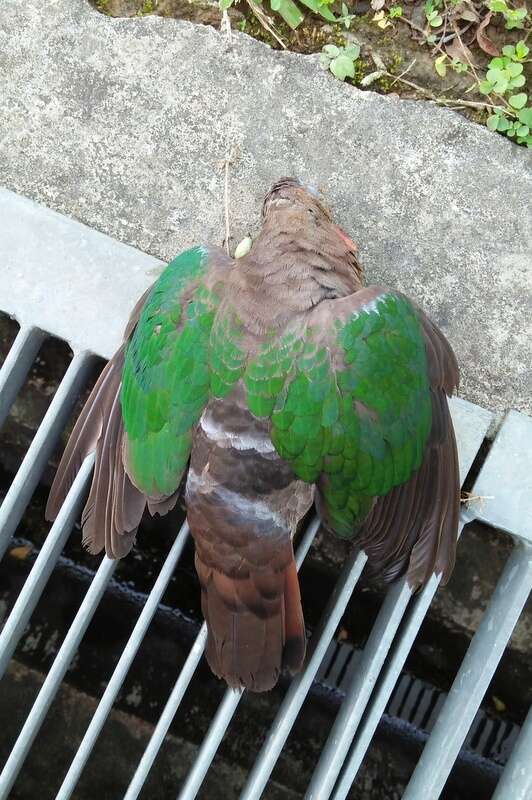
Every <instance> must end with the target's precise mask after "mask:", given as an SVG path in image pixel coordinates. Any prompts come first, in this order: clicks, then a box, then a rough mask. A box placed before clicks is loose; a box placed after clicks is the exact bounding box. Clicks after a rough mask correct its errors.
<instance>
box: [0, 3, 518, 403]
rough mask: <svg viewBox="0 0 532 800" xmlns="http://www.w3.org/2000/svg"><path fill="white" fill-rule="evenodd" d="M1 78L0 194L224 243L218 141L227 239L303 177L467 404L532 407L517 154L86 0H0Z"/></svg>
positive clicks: (429, 115) (253, 45)
mask: <svg viewBox="0 0 532 800" xmlns="http://www.w3.org/2000/svg"><path fill="white" fill-rule="evenodd" d="M0 74H1V75H2V87H1V93H0V184H1V185H3V186H5V187H7V188H9V189H12V190H14V191H15V192H18V193H20V194H23V195H26V196H28V197H30V198H33V199H35V200H37V201H39V202H41V203H43V204H45V205H47V206H49V207H51V208H52V209H55V210H57V211H60V212H62V213H64V214H67V215H69V216H72V217H75V218H77V219H79V220H81V221H83V222H84V223H86V224H87V225H89V226H91V227H94V228H96V229H98V230H100V231H103V232H105V233H107V234H109V235H111V236H113V237H116V238H117V239H119V240H121V241H123V242H125V243H127V244H131V245H133V246H135V247H137V248H140V249H141V250H143V251H145V252H147V253H150V254H152V255H154V256H156V257H158V258H162V259H169V258H170V257H172V256H173V255H174V254H175V253H176V252H177V251H178V250H179V249H180V248H182V247H183V246H185V245H190V244H192V243H195V242H196V243H199V242H205V241H213V242H217V243H220V242H221V239H222V236H223V170H221V168H220V162H221V161H222V160H223V158H224V156H225V154H226V153H227V152H229V150H230V149H231V148H234V153H235V154H234V163H233V165H232V167H231V209H230V211H231V226H232V233H233V239H234V242H236V241H238V240H239V239H240V238H241V237H242V236H244V235H245V234H246V233H247V232H251V233H253V232H254V231H255V230H256V228H257V223H258V218H259V212H260V201H261V197H262V195H263V193H264V192H265V190H266V189H267V188H268V186H269V185H270V184H271V183H272V182H273V181H274V180H276V179H277V178H279V177H280V176H282V175H286V174H292V175H296V176H298V177H301V178H304V179H307V180H312V181H314V182H316V183H317V184H319V185H320V186H322V187H324V188H325V190H326V193H327V197H328V200H329V202H330V205H331V206H332V208H333V210H334V213H335V215H336V217H337V219H338V221H339V222H340V224H341V225H342V226H343V227H344V228H345V229H346V230H347V231H348V232H349V234H350V235H351V236H352V237H353V238H354V239H355V240H357V241H358V242H359V245H360V254H361V260H362V262H363V264H364V266H365V268H366V271H367V275H368V280H369V281H371V282H380V283H388V284H390V285H392V286H397V287H399V288H401V289H403V290H405V291H407V292H408V293H410V294H411V295H412V296H413V297H415V298H416V299H417V300H418V301H420V302H421V303H422V304H423V305H424V307H425V308H426V310H427V311H429V312H430V313H431V314H432V315H433V316H434V318H435V320H436V321H437V322H438V323H439V324H440V325H441V326H442V328H443V329H444V330H445V332H446V333H447V335H448V336H449V338H450V340H451V342H452V343H453V345H454V347H455V349H456V351H457V354H458V357H459V361H460V363H461V366H462V376H463V378H462V387H461V394H462V396H464V397H466V398H467V399H469V400H472V401H473V402H476V403H479V404H480V405H482V406H484V407H486V408H490V409H492V410H495V411H498V412H503V411H504V410H506V409H508V408H516V409H519V410H522V411H525V412H527V413H532V397H531V396H532V391H531V383H532V380H531V369H532V358H531V345H530V340H531V337H532V301H531V295H532V207H531V203H530V198H531V197H532V153H531V152H530V151H527V150H525V149H523V148H518V147H517V146H515V145H514V144H512V143H511V142H510V141H508V140H506V139H503V138H502V137H499V136H496V135H493V134H491V133H490V132H489V131H487V130H486V129H485V128H483V127H482V126H480V125H476V124H474V123H470V122H468V121H467V120H465V119H463V118H462V117H460V116H459V115H458V114H456V113H454V112H451V111H448V110H445V109H440V108H436V107H434V106H432V105H428V104H427V103H425V102H415V101H406V100H400V99H397V98H395V97H391V96H390V97H382V96H379V95H377V94H374V93H372V92H361V91H359V90H357V89H354V88H353V87H352V86H348V85H344V84H342V83H340V82H338V81H336V80H334V79H333V78H332V77H331V76H330V75H329V74H326V73H324V72H323V71H322V70H321V69H320V67H319V63H318V58H317V57H309V56H301V55H298V54H292V53H279V52H274V51H272V50H271V49H270V48H269V47H267V46H265V45H263V44H261V43H259V42H256V41H255V40H253V39H250V38H249V37H247V36H245V35H243V34H234V35H233V44H232V47H228V43H227V40H226V39H225V37H223V36H221V35H220V34H219V33H218V32H217V31H215V30H214V29H212V28H209V27H202V26H199V25H195V24H193V23H187V22H180V21H175V20H170V19H162V18H159V17H145V18H142V19H133V20H131V19H110V18H107V17H105V16H103V15H100V14H99V13H98V12H96V11H95V10H94V9H93V8H91V7H90V6H89V5H88V3H87V2H86V0H25V1H24V2H20V0H4V2H3V3H2V4H1V6H0ZM1 224H2V221H1V220H0V225H1ZM0 269H1V267H0ZM21 269H22V270H24V265H23V264H22V265H21ZM104 269H108V270H110V271H111V270H113V264H107V265H104ZM124 280H126V277H125V276H124ZM65 281H68V275H65ZM0 306H1V301H0Z"/></svg>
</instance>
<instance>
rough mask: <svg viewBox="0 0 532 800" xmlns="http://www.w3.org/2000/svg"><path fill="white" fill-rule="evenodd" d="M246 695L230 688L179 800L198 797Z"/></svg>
mask: <svg viewBox="0 0 532 800" xmlns="http://www.w3.org/2000/svg"><path fill="white" fill-rule="evenodd" d="M319 527H320V520H319V519H318V517H314V519H313V520H312V522H311V523H310V525H309V526H308V528H307V530H306V531H305V533H304V534H303V538H302V540H301V542H300V543H299V547H298V548H297V551H296V554H295V562H296V567H297V570H298V572H299V569H300V568H301V565H302V563H303V561H304V559H305V556H306V555H307V553H308V551H309V549H310V546H311V544H312V542H313V540H314V537H315V536H316V534H317V532H318V530H319ZM242 695H243V692H242V691H239V690H234V689H227V690H226V692H225V695H224V698H223V700H222V702H221V703H220V706H219V707H218V709H217V711H216V714H215V716H214V719H213V721H212V722H211V725H210V726H209V730H208V732H207V735H206V736H205V738H204V739H203V741H202V743H201V747H200V749H199V752H198V755H197V756H196V759H195V761H194V764H193V766H192V769H191V770H190V772H189V774H188V775H187V778H186V781H185V783H184V785H183V787H182V789H181V792H180V794H179V800H192V798H194V797H196V795H197V793H198V791H199V788H200V786H201V784H202V783H203V780H204V778H205V775H206V774H207V771H208V769H209V767H210V765H211V762H212V760H213V758H214V756H215V754H216V751H217V750H218V747H219V746H220V742H221V741H222V739H223V737H224V734H225V732H226V730H227V728H228V727H229V723H230V722H231V720H232V718H233V716H234V714H235V711H236V709H237V708H238V704H239V703H240V700H241V698H242Z"/></svg>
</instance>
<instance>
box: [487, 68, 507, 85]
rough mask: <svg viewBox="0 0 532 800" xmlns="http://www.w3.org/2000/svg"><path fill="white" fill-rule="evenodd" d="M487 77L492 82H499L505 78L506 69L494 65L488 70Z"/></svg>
mask: <svg viewBox="0 0 532 800" xmlns="http://www.w3.org/2000/svg"><path fill="white" fill-rule="evenodd" d="M486 78H487V79H488V81H489V82H490V83H498V82H499V81H501V80H503V79H504V70H502V69H497V68H496V67H492V68H491V69H489V70H488V71H487V72H486Z"/></svg>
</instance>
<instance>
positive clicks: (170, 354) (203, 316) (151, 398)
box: [120, 247, 221, 498]
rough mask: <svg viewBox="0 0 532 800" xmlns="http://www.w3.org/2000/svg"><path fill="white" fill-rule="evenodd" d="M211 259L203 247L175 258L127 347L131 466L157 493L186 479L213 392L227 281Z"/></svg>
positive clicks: (149, 491)
mask: <svg viewBox="0 0 532 800" xmlns="http://www.w3.org/2000/svg"><path fill="white" fill-rule="evenodd" d="M211 266H212V265H211V263H210V260H209V251H208V250H206V249H204V248H201V247H199V248H194V249H192V250H187V251H185V252H184V253H181V254H180V255H179V256H178V257H177V258H175V259H174V260H173V261H171V262H170V264H169V265H168V266H167V267H166V269H165V270H164V272H163V273H162V275H161V276H160V278H159V279H158V280H157V282H156V283H155V284H154V286H153V288H152V290H151V291H150V293H149V295H148V298H147V300H146V303H145V304H144V307H143V309H142V312H141V314H140V318H139V321H138V324H137V326H136V328H135V330H134V332H133V335H132V337H131V340H130V342H129V344H128V346H127V349H126V355H125V361H124V369H123V374H122V387H121V392H120V403H121V408H122V417H123V423H124V429H125V432H126V435H127V439H126V453H125V456H126V463H127V471H128V474H129V475H130V476H131V478H132V480H133V482H134V483H135V485H136V486H137V487H138V488H139V489H141V490H142V491H143V492H144V493H145V494H146V495H148V496H149V497H151V498H158V497H165V496H169V495H171V494H172V493H173V492H175V490H176V489H177V487H178V486H179V482H180V480H181V476H182V473H183V471H184V469H185V467H186V465H187V462H188V458H189V455H190V450H191V446H192V429H193V427H194V425H195V424H196V423H197V422H198V420H199V418H200V416H201V414H202V411H203V409H204V407H205V405H206V403H207V400H208V397H209V387H210V373H209V359H208V350H209V338H210V334H211V328H212V323H213V320H214V316H215V313H216V309H217V307H218V304H219V299H220V298H219V288H220V286H221V284H220V280H221V277H219V278H218V280H217V279H216V276H215V275H213V271H212V269H210V268H211ZM209 270H210V271H209Z"/></svg>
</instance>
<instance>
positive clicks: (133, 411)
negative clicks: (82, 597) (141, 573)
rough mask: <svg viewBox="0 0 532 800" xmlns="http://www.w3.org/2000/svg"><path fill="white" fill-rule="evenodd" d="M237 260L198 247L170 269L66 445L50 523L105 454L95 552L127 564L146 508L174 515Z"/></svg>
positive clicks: (89, 514)
mask: <svg viewBox="0 0 532 800" xmlns="http://www.w3.org/2000/svg"><path fill="white" fill-rule="evenodd" d="M232 264H233V262H232V260H231V259H229V258H228V256H226V254H225V253H224V252H223V251H222V250H219V249H218V248H208V247H195V248H192V249H190V250H186V251H184V252H183V253H181V254H180V255H179V256H177V258H175V259H174V260H173V261H171V262H170V263H169V264H168V266H167V267H166V268H165V270H164V271H163V273H162V274H161V276H160V277H159V278H158V280H157V281H156V282H155V284H154V285H153V287H152V288H151V289H150V290H149V291H148V292H147V293H146V294H145V295H144V296H143V297H142V298H141V300H140V301H139V302H138V304H137V306H136V307H135V310H134V312H133V314H132V316H131V318H130V321H129V324H128V326H127V329H126V332H125V341H124V344H123V345H122V346H121V347H120V348H119V350H118V351H117V353H115V355H114V356H113V358H112V359H111V360H110V361H109V363H108V364H107V365H106V367H105V368H104V370H103V372H102V374H101V376H100V378H99V380H98V382H97V384H96V386H95V387H94V390H93V391H92V394H91V395H90V397H89V399H88V401H87V403H86V405H85V407H84V409H83V411H82V413H81V415H80V417H79V419H78V421H77V423H76V425H75V427H74V430H73V432H72V435H71V437H70V440H69V442H68V444H67V447H66V449H65V452H64V454H63V458H62V460H61V463H60V464H59V467H58V470H57V474H56V476H55V480H54V483H53V485H52V489H51V491H50V496H49V499H48V505H47V509H46V516H47V518H48V519H55V517H56V516H57V514H58V512H59V508H60V506H61V504H62V502H63V500H64V498H65V496H66V494H67V492H68V490H69V488H70V486H71V485H72V482H73V480H74V478H75V476H76V474H77V472H78V470H79V468H80V466H81V463H82V461H83V459H84V458H85V456H87V455H88V454H89V453H91V452H93V451H95V452H96V462H95V469H94V477H93V481H92V486H91V491H90V494H89V498H88V500H87V504H86V506H85V509H84V512H83V516H82V524H83V538H84V543H85V544H87V546H88V547H89V549H90V550H91V552H99V551H100V550H101V549H102V548H103V547H104V546H105V550H106V553H107V554H108V555H109V556H111V557H115V558H116V557H122V556H124V555H125V554H126V553H127V552H128V551H129V550H130V549H131V546H132V544H133V541H134V538H135V534H136V529H137V527H138V524H139V522H140V519H141V516H142V513H143V510H144V508H145V506H146V504H147V505H148V506H149V508H150V510H151V511H152V513H154V512H155V511H157V512H159V513H165V512H166V511H168V510H169V509H170V508H171V507H172V506H173V505H174V504H175V502H176V500H177V492H178V490H179V485H180V481H181V477H182V474H183V471H184V469H185V467H186V464H187V462H188V458H189V454H190V448H191V431H192V428H193V426H194V425H195V423H196V422H197V420H198V419H199V417H200V415H201V413H202V411H203V408H204V406H205V404H206V402H207V398H208V393H209V369H208V358H207V348H208V343H209V337H210V330H211V326H212V321H213V319H214V315H215V312H216V309H217V307H218V303H219V299H220V294H221V292H222V291H223V286H224V277H225V275H226V272H227V270H228V269H229V268H230V267H231V266H232Z"/></svg>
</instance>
